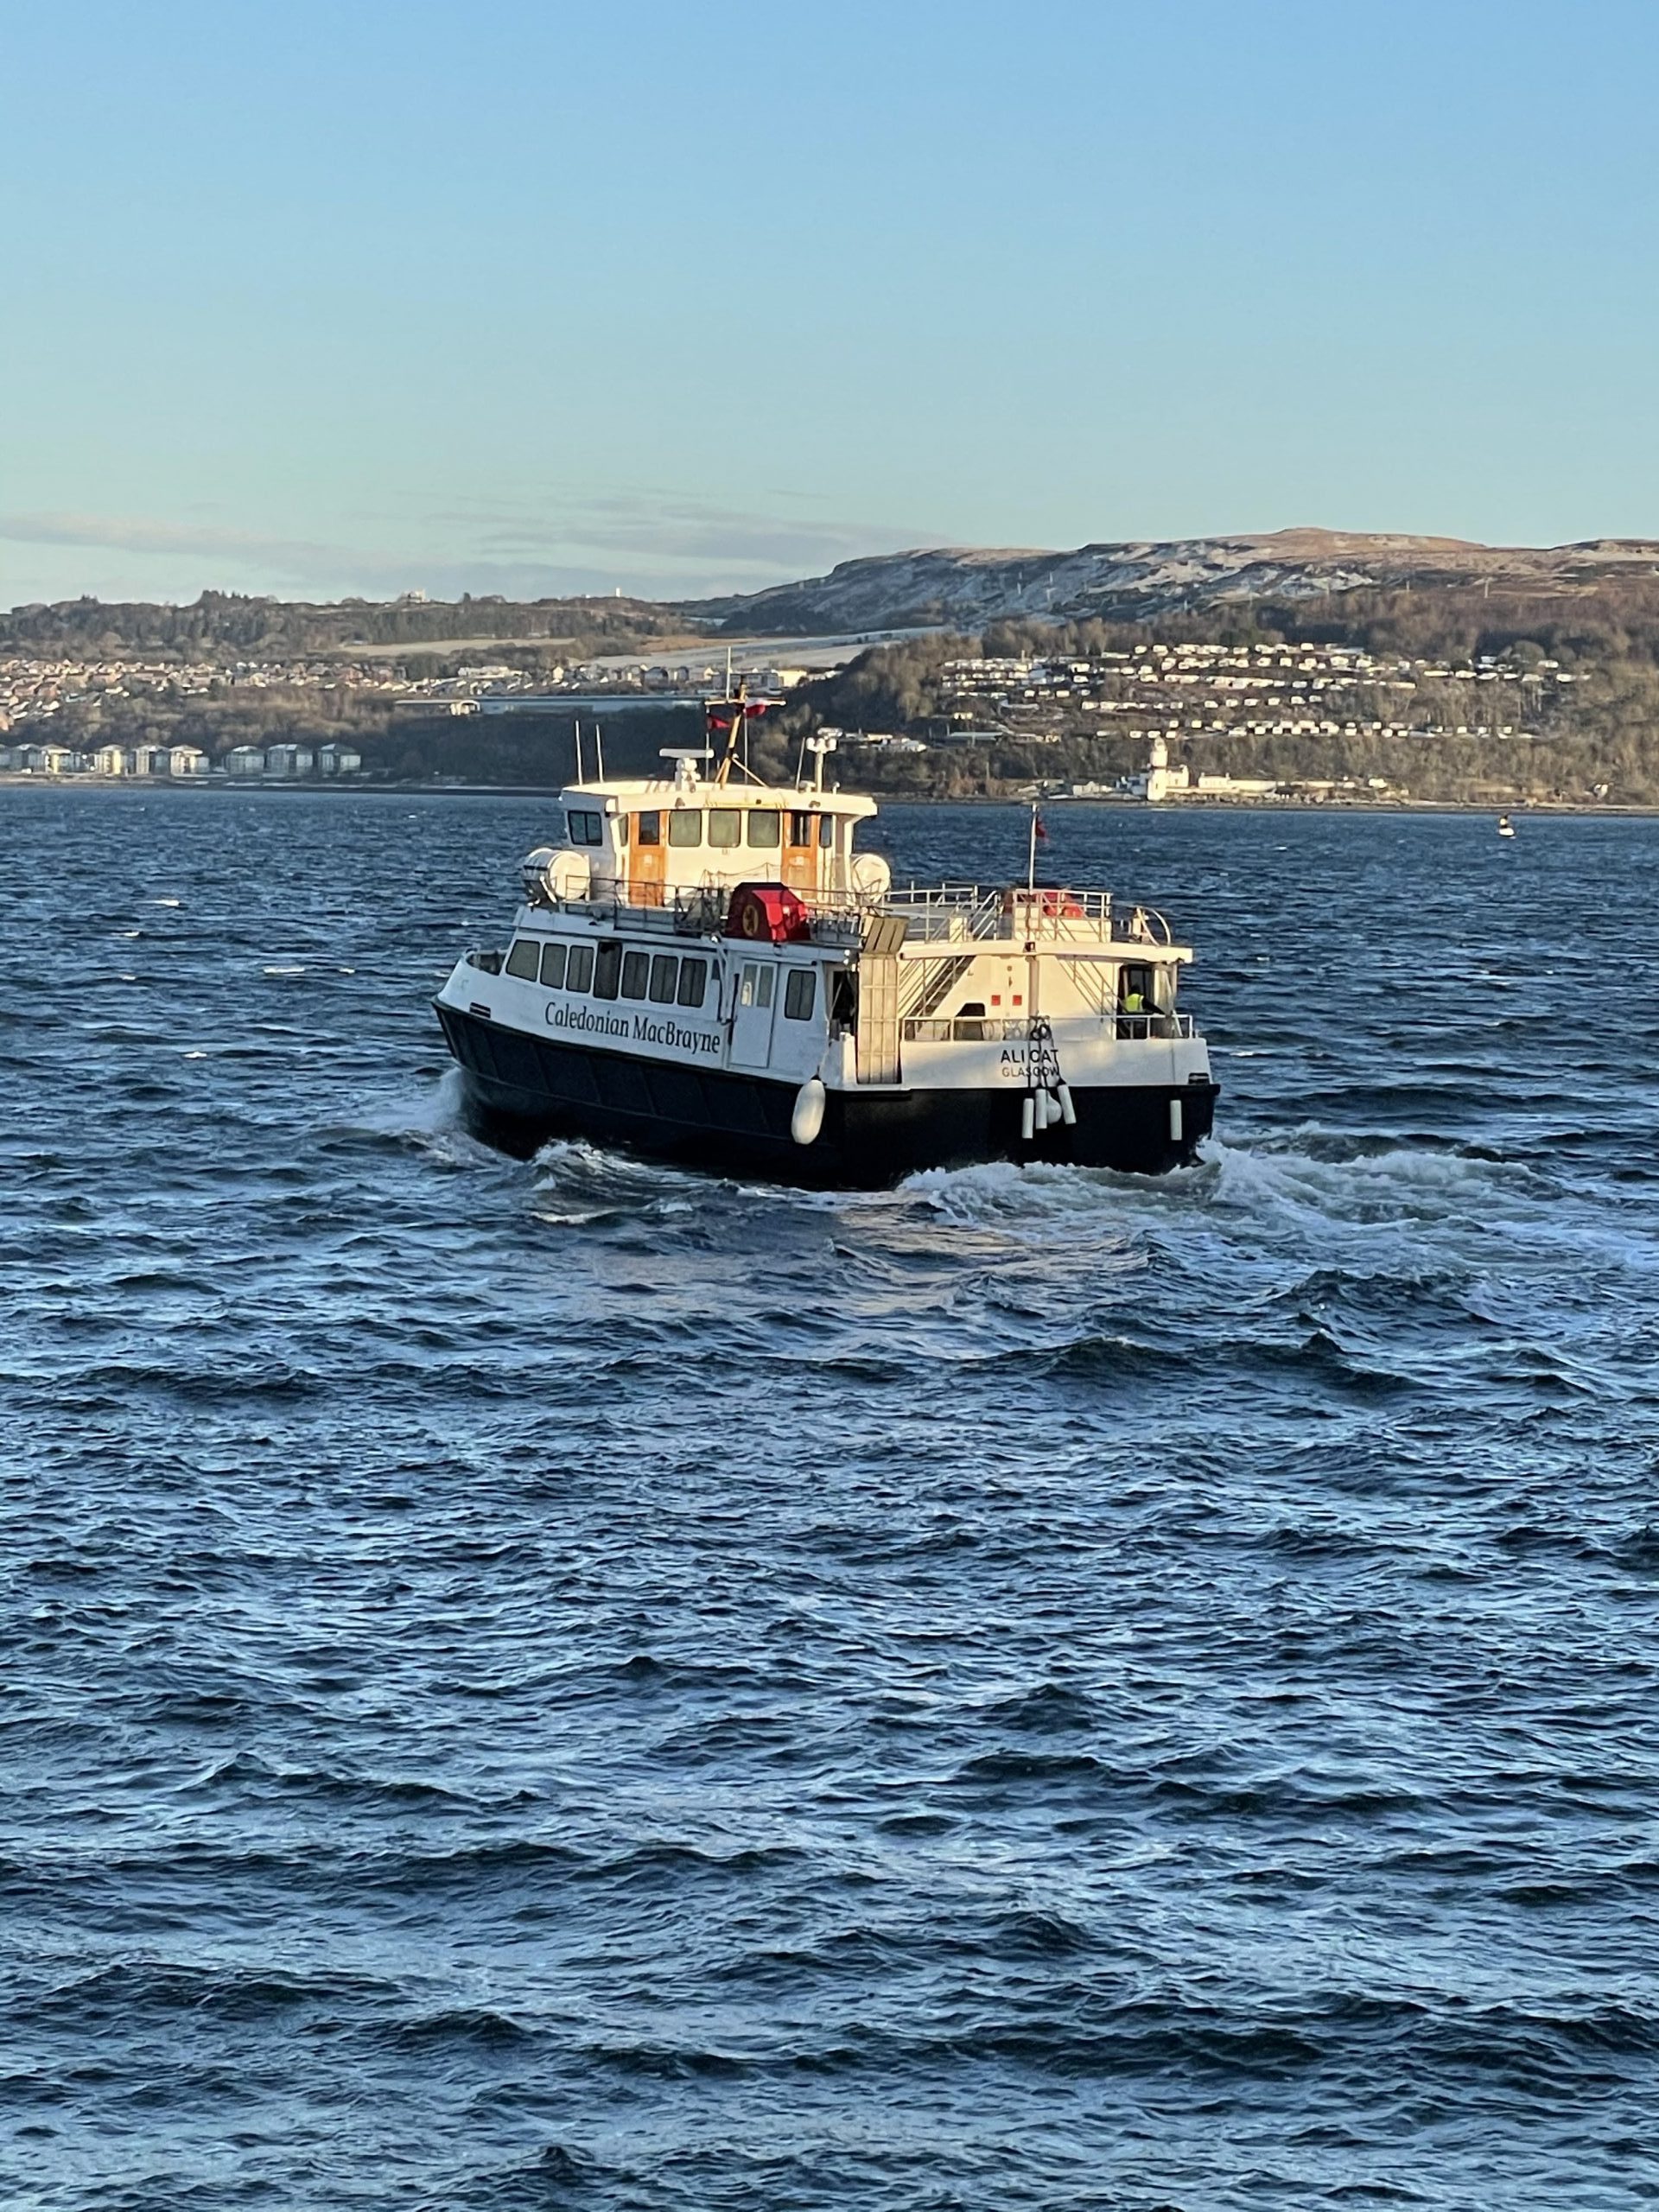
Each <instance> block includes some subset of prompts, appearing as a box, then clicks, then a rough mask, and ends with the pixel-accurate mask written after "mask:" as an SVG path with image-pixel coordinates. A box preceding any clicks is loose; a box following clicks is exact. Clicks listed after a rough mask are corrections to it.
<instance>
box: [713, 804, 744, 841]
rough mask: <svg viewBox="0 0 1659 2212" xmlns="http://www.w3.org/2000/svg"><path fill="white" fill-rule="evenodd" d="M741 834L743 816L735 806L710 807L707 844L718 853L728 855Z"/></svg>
mask: <svg viewBox="0 0 1659 2212" xmlns="http://www.w3.org/2000/svg"><path fill="white" fill-rule="evenodd" d="M742 834H743V816H742V812H741V809H739V808H737V807H735V806H711V807H710V808H709V843H710V844H711V845H713V846H715V847H716V848H717V849H719V850H720V851H721V852H725V853H729V852H730V851H731V850H732V849H733V847H734V845H735V844H736V843H737V841H738V839H739V838H740V837H741V836H742Z"/></svg>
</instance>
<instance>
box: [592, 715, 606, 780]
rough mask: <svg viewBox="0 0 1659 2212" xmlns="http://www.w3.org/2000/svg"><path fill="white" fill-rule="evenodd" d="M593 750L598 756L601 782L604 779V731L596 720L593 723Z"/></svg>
mask: <svg viewBox="0 0 1659 2212" xmlns="http://www.w3.org/2000/svg"><path fill="white" fill-rule="evenodd" d="M594 752H595V753H597V754H598V756H599V780H600V782H601V784H602V783H603V782H604V780H605V733H604V731H603V730H602V729H601V727H600V725H599V724H598V723H597V722H595V723H594Z"/></svg>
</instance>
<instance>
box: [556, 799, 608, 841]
mask: <svg viewBox="0 0 1659 2212" xmlns="http://www.w3.org/2000/svg"><path fill="white" fill-rule="evenodd" d="M564 818H565V821H566V823H567V824H568V825H569V836H570V842H571V843H572V844H573V845H602V844H603V843H604V842H605V817H604V816H603V815H602V814H592V813H589V812H588V810H587V809H586V808H585V807H575V806H573V807H572V808H571V809H570V811H569V813H568V814H567V815H566V816H565V817H564Z"/></svg>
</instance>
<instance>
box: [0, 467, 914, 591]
mask: <svg viewBox="0 0 1659 2212" xmlns="http://www.w3.org/2000/svg"><path fill="white" fill-rule="evenodd" d="M788 496H789V495H787V494H783V495H780V498H781V499H783V500H786V499H788ZM372 527H373V528H374V531H375V535H376V536H377V537H381V538H382V539H383V540H384V539H385V538H387V537H403V536H404V534H405V532H407V534H408V536H409V538H410V541H411V542H410V545H409V546H408V547H406V548H405V549H404V550H400V551H396V552H394V551H391V550H387V548H386V546H385V543H381V544H380V545H378V546H363V545H357V546H348V545H341V544H329V543H323V542H321V541H318V540H313V539H305V538H288V537H274V536H270V535H266V534H264V533H263V532H260V531H250V530H238V529H228V528H221V527H218V526H214V525H212V524H200V523H177V522H170V521H162V520H158V519H156V518H149V517H144V516H110V515H96V514H84V513H73V512H49V513H21V514H0V542H5V543H12V544H16V545H30V546H35V547H39V548H41V549H54V550H56V552H57V554H58V556H59V557H58V559H57V560H56V561H54V563H52V566H53V568H54V571H56V572H58V573H60V574H61V572H62V569H63V566H64V560H63V556H66V555H68V554H72V553H74V552H76V551H78V550H84V551H85V552H86V554H87V555H89V556H96V555H98V554H103V555H105V556H111V557H114V558H118V559H119V558H124V560H125V561H129V562H130V561H131V560H134V559H137V560H138V561H140V562H141V563H143V570H141V572H140V573H147V574H149V575H153V576H154V577H155V580H156V581H155V582H154V583H153V584H149V585H148V586H147V587H145V588H148V589H149V590H151V591H154V592H156V593H157V594H158V595H160V596H162V597H164V598H167V599H170V600H181V599H189V598H193V597H194V596H195V594H197V593H198V592H200V590H202V589H203V588H209V589H212V588H224V587H226V585H227V584H228V585H233V586H234V588H238V589H241V590H245V591H255V592H273V593H279V594H283V595H289V596H297V597H305V598H313V599H337V598H340V597H342V596H345V595H347V594H350V595H352V596H360V597H364V598H371V599H381V598H390V597H392V596H395V595H396V594H397V593H398V592H401V591H406V590H408V589H410V588H411V587H413V586H416V585H418V586H420V587H422V588H424V589H426V590H428V591H430V592H433V593H435V594H440V595H442V596H443V597H446V598H447V597H451V596H458V595H459V594H461V593H462V592H471V593H472V594H474V596H475V597H476V596H480V595H483V594H488V593H499V594H501V596H503V597H504V598H515V599H517V598H529V599H540V598H568V597H580V596H586V595H590V594H592V595H601V594H604V595H608V594H611V593H613V592H614V591H616V590H619V589H620V590H621V591H623V592H625V593H626V594H631V595H634V596H638V597H640V598H648V599H667V600H676V599H701V598H705V597H713V596H715V595H717V594H722V593H728V592H733V591H741V590H753V589H755V588H759V587H760V586H763V585H766V584H773V583H780V582H788V581H790V580H791V579H792V578H794V577H798V576H803V575H816V574H818V573H819V572H821V571H822V570H823V569H828V568H832V567H833V566H834V565H835V563H836V562H838V561H843V560H848V559H853V558H856V557H857V556H860V555H869V554H875V553H883V552H891V551H896V550H901V549H902V548H903V547H905V546H906V545H914V544H917V543H938V539H937V537H929V536H928V534H927V533H926V532H925V531H916V530H911V531H895V530H894V529H893V528H892V527H891V526H883V525H879V524H861V523H856V522H847V521H842V520H839V519H828V518H817V517H810V516H799V515H790V514H787V513H767V512H764V511H760V510H758V509H750V508H745V507H739V506H735V505H734V506H724V505H719V504H717V503H715V502H712V501H706V500H698V499H687V498H684V497H683V496H682V497H675V496H654V495H652V494H651V493H645V492H635V491H630V492H625V493H605V494H594V495H587V496H583V497H580V498H575V499H558V498H556V497H555V498H550V499H547V500H545V501H542V500H537V499H514V500H510V501H495V500H491V499H480V500H476V501H464V502H461V503H458V506H457V508H456V509H454V510H451V511H450V512H438V513H433V512H428V513H426V514H424V515H410V516H409V517H408V518H406V519H404V520H403V521H402V522H400V523H397V524H392V523H391V518H389V517H387V516H384V515H383V516H382V517H380V518H378V522H377V523H376V524H373V525H372ZM417 549H418V550H417ZM73 567H74V570H75V571H78V572H79V573H78V574H75V575H74V576H73V582H71V583H70V585H69V588H70V589H71V590H72V591H73V590H83V589H85V590H92V591H96V592H97V593H98V594H99V596H102V597H107V598H118V597H128V596H132V595H134V588H133V586H134V579H133V575H132V572H131V571H130V569H111V568H110V567H109V564H108V562H107V561H106V562H105V563H98V562H96V561H95V560H94V559H92V558H89V559H88V560H87V561H86V563H85V565H84V567H83V565H82V563H79V562H76V563H74V564H73ZM100 567H102V568H103V569H104V571H105V573H104V574H103V575H99V568H100ZM117 579H119V582H117ZM60 590H61V587H60ZM40 595H41V596H51V595H53V594H50V593H41V594H40Z"/></svg>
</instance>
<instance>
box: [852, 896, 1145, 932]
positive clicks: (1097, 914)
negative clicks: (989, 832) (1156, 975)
mask: <svg viewBox="0 0 1659 2212" xmlns="http://www.w3.org/2000/svg"><path fill="white" fill-rule="evenodd" d="M880 903H881V906H882V907H883V909H884V910H885V911H886V912H888V913H893V914H902V915H904V916H905V917H906V920H907V921H908V923H909V925H910V926H909V929H908V931H907V935H908V936H909V938H912V939H922V940H927V939H938V938H945V939H956V940H961V939H963V938H979V939H982V940H991V941H995V940H999V939H1001V940H1007V939H1017V940H1019V941H1020V943H1025V942H1027V941H1032V940H1041V939H1044V938H1047V939H1050V940H1054V941H1063V940H1065V939H1067V938H1071V939H1074V940H1075V939H1077V938H1088V939H1091V940H1095V941H1104V942H1108V943H1110V942H1115V941H1122V942H1125V943H1128V944H1169V943H1171V941H1172V939H1171V934H1170V927H1169V924H1168V922H1167V921H1166V919H1165V918H1164V917H1163V915H1162V914H1160V912H1159V911H1158V909H1157V908H1156V907H1155V906H1127V907H1125V906H1120V905H1118V904H1117V903H1116V901H1115V900H1114V899H1113V896H1112V893H1110V892H1109V891H1097V890H1091V889H1081V890H1080V889H1077V888H1075V887H1071V886H1070V885H1054V884H1040V883H1039V884H1035V885H1033V886H1032V887H1030V888H1029V889H1027V887H1026V886H1025V885H1024V884H1015V885H1012V886H1009V885H1006V884H997V885H995V886H987V885H984V884H979V883H938V884H920V883H910V884H905V885H902V886H899V885H895V886H894V887H893V888H892V889H891V890H890V891H888V892H887V893H885V894H884V896H883V898H882V899H881V902H880Z"/></svg>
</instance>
